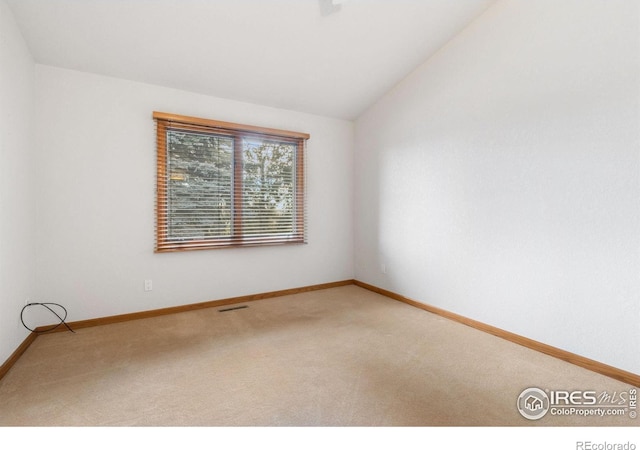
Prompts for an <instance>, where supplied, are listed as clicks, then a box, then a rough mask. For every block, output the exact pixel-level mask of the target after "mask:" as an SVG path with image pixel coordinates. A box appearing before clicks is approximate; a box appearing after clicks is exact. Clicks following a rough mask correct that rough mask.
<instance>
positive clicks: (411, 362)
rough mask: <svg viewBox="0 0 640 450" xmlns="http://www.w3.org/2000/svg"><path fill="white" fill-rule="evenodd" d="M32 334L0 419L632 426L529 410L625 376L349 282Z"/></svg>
mask: <svg viewBox="0 0 640 450" xmlns="http://www.w3.org/2000/svg"><path fill="white" fill-rule="evenodd" d="M246 305H248V306H249V307H248V308H246V309H239V310H235V311H229V312H219V311H218V309H214V308H211V309H206V310H198V311H192V312H187V313H180V314H175V315H171V316H162V317H157V318H152V319H144V320H137V321H131V322H125V323H120V324H114V325H105V326H100V327H93V328H85V329H80V330H77V333H76V334H72V333H68V332H65V333H56V334H50V335H44V336H40V337H39V338H38V339H37V340H36V341H35V342H34V343H33V345H32V346H31V347H30V348H29V349H28V350H27V352H26V353H25V354H24V355H23V356H22V358H21V359H20V360H19V361H18V363H17V364H16V365H15V366H14V367H13V368H12V369H11V370H10V371H9V373H8V374H7V375H6V376H5V377H4V379H3V380H1V381H0V425H3V426H21V425H27V426H50V425H51V426H143V425H144V426H238V425H242V426H401V425H402V426H458V425H464V426H494V425H495V426H534V425H535V426H565V425H571V426H582V425H584V426H611V425H615V426H638V425H640V422H639V419H635V420H634V419H630V418H629V416H628V415H625V416H623V417H580V416H575V415H572V416H562V417H560V416H552V415H550V414H547V415H546V416H545V417H543V418H542V419H540V420H537V421H531V420H527V419H525V418H524V417H522V416H521V415H520V414H519V412H518V410H517V408H516V402H517V399H518V396H519V395H520V393H521V392H522V391H523V390H524V389H525V388H529V387H539V388H542V389H552V390H559V389H565V390H575V389H578V390H595V391H598V392H603V391H606V392H608V393H613V392H618V393H620V392H622V391H627V392H628V391H629V389H631V388H633V387H632V386H629V385H626V384H624V383H621V382H618V381H615V380H613V379H610V378H607V377H605V376H601V375H598V374H596V373H593V372H590V371H587V370H585V369H582V368H579V367H576V366H574V365H571V364H568V363H565V362H563V361H560V360H557V359H555V358H552V357H549V356H546V355H543V354H540V353H537V352H535V351H532V350H529V349H526V348H523V347H520V346H518V345H516V344H512V343H510V342H507V341H504V340H502V339H499V338H497V337H494V336H491V335H488V334H485V333H482V332H480V331H477V330H474V329H472V328H469V327H466V326H464V325H461V324H458V323H455V322H452V321H449V320H447V319H443V318H440V317H438V316H435V315H432V314H430V313H427V312H425V311H422V310H420V309H417V308H413V307H411V306H408V305H405V304H402V303H400V302H397V301H394V300H391V299H388V298H386V297H383V296H380V295H378V294H375V293H372V292H369V291H367V290H364V289H362V288H359V287H356V286H345V287H340V288H334V289H327V290H323V291H315V292H309V293H304V294H298V295H290V296H285V297H279V298H275V299H269V300H262V301H256V302H250V303H246Z"/></svg>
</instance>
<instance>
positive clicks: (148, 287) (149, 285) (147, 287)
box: [144, 280, 153, 291]
mask: <svg viewBox="0 0 640 450" xmlns="http://www.w3.org/2000/svg"><path fill="white" fill-rule="evenodd" d="M144 290H145V291H151V290H153V282H152V281H151V280H144Z"/></svg>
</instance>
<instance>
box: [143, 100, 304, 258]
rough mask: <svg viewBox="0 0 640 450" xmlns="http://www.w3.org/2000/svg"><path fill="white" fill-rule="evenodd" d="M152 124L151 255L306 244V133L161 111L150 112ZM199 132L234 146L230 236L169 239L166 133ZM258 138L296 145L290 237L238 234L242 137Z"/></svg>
mask: <svg viewBox="0 0 640 450" xmlns="http://www.w3.org/2000/svg"><path fill="white" fill-rule="evenodd" d="M153 119H154V121H155V122H156V143H157V175H156V208H155V213H156V233H155V241H156V242H155V252H156V253H164V252H179V251H187V250H208V249H220V248H229V247H245V246H263V245H282V244H304V243H306V192H305V176H306V174H305V165H306V164H305V157H306V155H305V147H306V141H307V140H308V139H309V138H310V135H309V134H307V133H300V132H296V131H286V130H278V129H274V128H264V127H257V126H252V125H242V124H237V123H231V122H222V121H218V120H211V119H201V118H197V117H190V116H182V115H177V114H169V113H163V112H154V113H153ZM168 130H178V131H201V132H205V133H214V134H222V135H228V136H233V137H234V138H235V139H234V142H235V145H234V151H233V172H234V183H233V187H232V189H233V192H232V199H233V200H232V202H233V208H232V210H233V216H232V219H231V220H232V222H233V226H232V230H233V231H232V235H231V236H230V237H228V238H227V237H225V238H210V239H201V240H195V239H192V240H172V239H170V238H169V235H168V234H169V233H168V214H169V213H168V199H167V195H168V190H169V188H168V174H167V154H168V149H167V139H166V137H167V131H168ZM243 137H259V138H266V139H273V140H278V141H282V142H288V143H292V144H295V145H296V153H295V186H296V187H295V189H296V191H295V194H294V195H295V197H294V198H295V203H296V209H295V215H294V222H295V231H294V233H292V234H291V235H290V236H278V237H276V238H270V237H262V238H261V237H260V236H258V237H255V236H246V235H243V234H242V232H241V231H240V232H239V230H242V209H243V195H242V182H241V181H238V180H242V175H243V172H242V170H243V169H242V138H243Z"/></svg>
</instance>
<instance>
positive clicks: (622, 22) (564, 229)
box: [355, 0, 640, 373]
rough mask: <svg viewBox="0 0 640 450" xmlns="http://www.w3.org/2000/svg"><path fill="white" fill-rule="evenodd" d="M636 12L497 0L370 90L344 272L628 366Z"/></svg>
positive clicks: (606, 5) (631, 348) (639, 259)
mask: <svg viewBox="0 0 640 450" xmlns="http://www.w3.org/2000/svg"><path fill="white" fill-rule="evenodd" d="M638 20H639V14H638V2H637V1H632V0H613V1H604V0H563V1H562V2H557V1H554V0H544V1H543V0H536V1H534V2H531V1H524V0H505V1H499V2H498V3H497V4H496V5H495V6H493V7H492V8H490V9H489V10H488V11H487V12H486V13H485V14H484V15H482V16H481V17H480V18H479V19H478V20H476V21H475V22H474V23H472V25H471V26H469V27H468V28H467V29H466V30H465V31H464V32H463V33H462V34H460V35H459V36H457V37H456V38H455V39H454V40H453V41H451V42H450V43H449V44H448V45H447V46H446V47H445V48H444V49H442V50H441V51H440V52H439V53H438V54H437V55H436V56H434V57H432V58H431V59H430V60H429V61H427V62H425V63H424V64H423V65H422V66H421V67H420V68H419V69H418V70H416V71H415V72H414V73H413V74H411V75H410V76H409V77H408V78H407V79H405V80H404V81H403V82H402V83H401V84H400V85H398V86H397V87H396V88H395V89H394V90H393V91H392V92H390V93H388V94H387V95H386V96H385V97H384V98H383V99H381V100H380V101H379V102H378V103H377V104H376V105H374V106H373V107H372V108H370V109H369V110H368V111H367V112H366V113H365V114H364V115H363V116H362V117H361V118H360V119H359V120H358V121H357V122H356V157H355V158H356V175H357V176H356V194H355V195H356V199H355V201H356V219H355V223H356V230H357V231H356V243H355V254H356V278H357V279H359V280H362V281H364V282H368V283H371V284H374V285H378V286H380V287H383V288H387V289H390V290H392V291H395V292H397V293H400V294H402V295H405V296H408V297H410V298H413V299H415V300H418V301H421V302H424V303H428V304H431V305H435V306H438V307H440V308H444V309H446V310H449V311H453V312H455V313H458V314H462V315H464V316H467V317H470V318H473V319H476V320H479V321H482V322H485V323H488V324H491V325H494V326H496V327H499V328H503V329H506V330H508V331H511V332H514V333H518V334H521V335H524V336H527V337H529V338H532V339H535V340H538V341H541V342H544V343H547V344H550V345H553V346H556V347H559V348H562V349H565V350H567V351H570V352H574V353H577V354H580V355H583V356H586V357H589V358H592V359H595V360H598V361H601V362H604V363H607V364H610V365H613V366H616V367H618V368H621V369H625V370H629V371H632V372H635V373H640V351H638V349H640V202H639V200H640V184H639V180H640V164H639V161H640V155H639V148H640V147H639V144H640V139H639V130H640V115H639V106H640V96H639V87H640V70H639V61H640V48H639V45H638V40H639V36H640V33H639V32H640V27H639V24H638ZM383 266H384V267H385V268H386V273H383V270H382V267H383Z"/></svg>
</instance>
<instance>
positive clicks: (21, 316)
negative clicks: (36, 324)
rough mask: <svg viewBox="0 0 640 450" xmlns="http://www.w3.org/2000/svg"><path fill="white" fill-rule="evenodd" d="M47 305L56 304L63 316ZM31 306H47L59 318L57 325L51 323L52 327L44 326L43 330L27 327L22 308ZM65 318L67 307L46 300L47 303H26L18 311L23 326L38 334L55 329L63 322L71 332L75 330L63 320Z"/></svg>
mask: <svg viewBox="0 0 640 450" xmlns="http://www.w3.org/2000/svg"><path fill="white" fill-rule="evenodd" d="M49 305H53V306H58V307H60V308H62V310H63V311H64V317H60V314H58V313H57V312H55V311H54V310H53V309H51V308H50V307H49ZM31 306H43V307H45V308H47V309H48V310H49V311H51V313H52V314H53V315H54V316H56V317H57V318H58V319H60V323H59V324H57V325H53V326H52V327H50V328H45V329H44V330H40V329H37V328H34V329H31V328H29V327H28V326H27V325H26V324H25V323H24V310H25V309H27V308H29V307H31ZM66 318H67V309H66V308H65V307H64V306H62V305H60V304H58V303H48V302H47V303H27V304H26V305H24V306H23V307H22V311H20V322H22V325H24V327H25V328H26V329H27V330H29V331H31V332H32V333H38V334H40V333H48V332H49V331H53V330H55V329H56V328H58V327H59V326H60V325H63V324H64V326H65V327H67V330H69V331H71V332H72V333H75V331H73V330H72V329H71V327H70V326H69V325H68V324H67V322H65V319H66Z"/></svg>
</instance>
